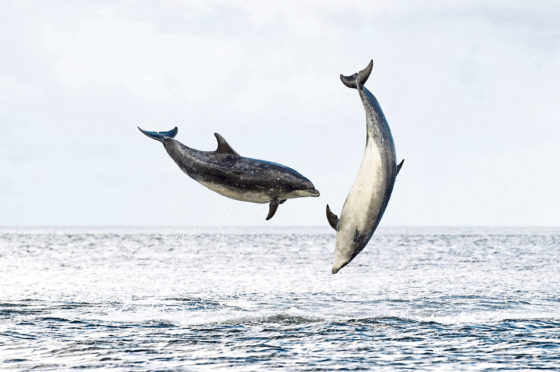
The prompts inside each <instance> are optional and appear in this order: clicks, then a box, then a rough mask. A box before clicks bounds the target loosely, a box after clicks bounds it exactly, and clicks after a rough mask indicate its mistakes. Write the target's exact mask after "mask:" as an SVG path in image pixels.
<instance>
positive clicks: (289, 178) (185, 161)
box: [138, 127, 319, 220]
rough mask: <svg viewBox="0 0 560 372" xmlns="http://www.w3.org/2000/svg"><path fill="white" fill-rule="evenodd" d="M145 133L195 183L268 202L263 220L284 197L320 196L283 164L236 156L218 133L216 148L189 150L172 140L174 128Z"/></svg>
mask: <svg viewBox="0 0 560 372" xmlns="http://www.w3.org/2000/svg"><path fill="white" fill-rule="evenodd" d="M138 129H140V131H141V132H142V133H144V134H145V135H146V136H148V137H150V138H153V139H155V140H157V141H159V142H161V143H163V147H165V150H166V151H167V153H168V154H169V156H171V159H173V160H174V161H175V163H177V165H178V166H179V168H181V170H182V171H183V172H185V173H186V174H187V175H188V176H189V177H191V178H192V179H194V180H195V181H197V182H198V183H200V184H202V185H204V186H206V187H207V188H209V189H210V190H212V191H215V192H217V193H218V194H220V195H223V196H227V197H228V198H232V199H235V200H241V201H246V202H252V203H263V204H264V203H269V204H270V207H269V211H268V215H267V216H266V219H267V220H269V219H271V218H272V216H274V214H275V213H276V210H277V209H278V205H280V204H282V203H283V202H285V201H286V200H287V199H293V198H301V197H305V196H319V191H318V190H316V189H315V186H313V184H312V183H311V181H309V180H308V179H307V178H305V177H304V176H302V175H301V174H299V173H298V172H296V171H295V170H293V169H292V168H288V167H286V166H284V165H281V164H277V163H272V162H269V161H264V160H258V159H251V158H246V157H243V156H241V155H239V154H238V153H237V152H236V151H235V150H234V149H233V148H232V147H231V146H230V145H229V144H228V143H227V142H226V140H225V139H224V137H222V136H221V135H219V134H218V133H214V136H216V139H217V140H218V148H217V149H216V151H200V150H195V149H191V148H190V147H187V146H185V145H183V144H182V143H181V142H179V141H177V140H175V139H174V137H175V136H176V135H177V127H175V128H173V129H172V130H170V131H167V132H149V131H146V130H143V129H141V128H138Z"/></svg>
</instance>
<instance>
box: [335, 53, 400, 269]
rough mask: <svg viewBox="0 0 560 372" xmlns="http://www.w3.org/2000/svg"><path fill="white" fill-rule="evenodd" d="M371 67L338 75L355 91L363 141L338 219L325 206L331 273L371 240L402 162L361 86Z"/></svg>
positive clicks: (377, 110) (380, 115)
mask: <svg viewBox="0 0 560 372" xmlns="http://www.w3.org/2000/svg"><path fill="white" fill-rule="evenodd" d="M372 68H373V61H371V62H370V63H369V65H368V66H367V67H366V68H365V69H364V70H362V71H360V72H358V73H356V74H354V75H352V76H343V75H340V79H341V80H342V83H344V85H346V86H347V87H349V88H354V89H357V90H358V93H359V95H360V99H361V101H362V104H363V106H364V109H365V111H366V127H367V138H366V148H365V151H364V156H363V158H362V165H361V166H360V170H359V172H358V176H357V177H356V180H355V181H354V185H353V186H352V189H351V190H350V193H349V194H348V197H347V198H346V201H345V202H344V206H343V208H342V213H341V215H340V219H339V218H338V216H336V215H335V214H334V213H332V212H331V210H330V208H329V206H328V205H327V219H328V221H329V224H330V225H331V226H332V227H333V228H334V229H335V230H336V231H337V234H336V249H335V252H334V263H333V267H332V273H333V274H336V273H337V272H338V271H339V270H340V269H341V268H343V267H344V266H345V265H347V264H348V263H349V262H350V261H352V259H354V257H356V256H357V255H358V253H360V252H361V251H362V249H364V247H365V246H366V245H367V243H368V242H369V240H370V239H371V237H372V235H373V233H374V231H375V229H376V228H377V225H379V221H381V217H382V216H383V212H385V208H386V207H387V203H388V202H389V198H390V197H391V192H392V190H393V185H394V184H395V178H396V177H397V173H398V172H399V170H400V168H401V166H402V164H403V161H404V160H403V161H401V162H400V164H399V165H397V164H396V153H395V144H394V143H393V136H392V135H391V130H390V129H389V125H388V124H387V120H386V119H385V115H384V114H383V111H382V110H381V106H379V102H377V99H376V98H375V96H374V95H373V94H371V92H370V91H369V90H367V88H365V87H364V84H365V82H366V80H367V79H368V77H369V75H370V73H371V69H372Z"/></svg>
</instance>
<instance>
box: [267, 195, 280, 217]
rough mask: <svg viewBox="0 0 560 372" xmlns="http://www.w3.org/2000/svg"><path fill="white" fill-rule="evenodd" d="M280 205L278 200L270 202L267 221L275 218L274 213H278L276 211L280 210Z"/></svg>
mask: <svg viewBox="0 0 560 372" xmlns="http://www.w3.org/2000/svg"><path fill="white" fill-rule="evenodd" d="M279 205H280V203H279V202H278V199H272V201H271V202H270V206H269V209H268V216H266V220H267V221H268V220H270V219H271V218H272V217H273V216H274V213H276V211H277V210H278V206H279Z"/></svg>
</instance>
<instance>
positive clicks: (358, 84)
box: [340, 60, 373, 89]
mask: <svg viewBox="0 0 560 372" xmlns="http://www.w3.org/2000/svg"><path fill="white" fill-rule="evenodd" d="M372 68H373V60H371V61H370V62H369V65H367V67H366V68H364V69H363V70H362V71H360V72H357V73H355V74H353V75H350V76H344V75H342V74H341V75H340V80H342V83H343V84H344V85H346V86H347V87H348V88H354V89H362V87H363V86H364V84H365V83H366V81H367V79H368V78H369V74H371V69H372Z"/></svg>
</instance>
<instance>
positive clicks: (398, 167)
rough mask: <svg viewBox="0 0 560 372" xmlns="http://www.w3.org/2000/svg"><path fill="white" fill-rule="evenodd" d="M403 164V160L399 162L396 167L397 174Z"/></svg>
mask: <svg viewBox="0 0 560 372" xmlns="http://www.w3.org/2000/svg"><path fill="white" fill-rule="evenodd" d="M403 163H404V159H403V160H401V162H400V163H399V164H398V165H397V174H399V172H400V171H401V168H402V165H403Z"/></svg>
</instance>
